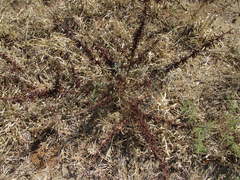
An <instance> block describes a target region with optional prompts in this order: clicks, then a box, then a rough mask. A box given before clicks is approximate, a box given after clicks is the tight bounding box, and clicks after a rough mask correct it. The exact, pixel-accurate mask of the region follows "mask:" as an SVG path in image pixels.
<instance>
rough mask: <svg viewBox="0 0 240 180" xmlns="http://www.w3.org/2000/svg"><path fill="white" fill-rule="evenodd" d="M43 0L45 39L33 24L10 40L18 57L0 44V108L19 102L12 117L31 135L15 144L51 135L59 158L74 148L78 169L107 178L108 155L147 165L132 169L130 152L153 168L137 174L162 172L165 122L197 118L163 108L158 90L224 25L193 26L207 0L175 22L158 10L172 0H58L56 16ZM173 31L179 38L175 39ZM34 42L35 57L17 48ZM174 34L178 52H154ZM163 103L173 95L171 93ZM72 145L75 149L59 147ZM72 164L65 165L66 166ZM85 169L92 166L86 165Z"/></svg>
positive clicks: (35, 148)
mask: <svg viewBox="0 0 240 180" xmlns="http://www.w3.org/2000/svg"><path fill="white" fill-rule="evenodd" d="M47 2H48V1H44V3H46V4H45V6H46V7H45V11H46V13H47V12H48V14H50V15H51V17H52V22H53V23H52V25H51V33H49V32H46V34H44V36H47V37H51V41H48V40H46V39H45V38H40V37H39V38H36V36H38V34H37V32H36V34H34V33H33V34H29V35H28V36H29V37H28V36H27V34H26V37H25V38H26V39H28V40H27V41H26V43H23V44H22V45H19V46H20V49H21V51H23V52H24V53H25V54H24V57H25V58H26V63H25V64H24V65H25V67H22V66H21V65H20V64H18V63H17V62H15V61H14V60H13V59H12V58H10V56H11V55H6V53H0V55H1V58H2V64H3V65H4V66H3V68H2V69H1V70H2V71H3V75H1V77H2V80H1V88H2V90H3V89H4V93H3V94H2V96H1V100H2V101H3V102H4V104H5V105H6V106H7V108H8V110H7V112H6V114H5V116H6V117H7V114H8V113H9V111H11V110H12V109H14V107H17V106H22V107H23V108H24V107H27V108H28V111H29V115H28V117H26V119H24V120H23V121H24V123H23V122H21V123H23V124H22V125H23V126H29V125H31V124H34V125H35V126H36V127H35V128H33V129H32V130H31V131H30V132H31V137H33V140H32V141H31V143H30V144H29V146H30V147H27V148H26V149H25V150H24V153H23V154H24V155H28V154H37V153H38V152H39V151H40V149H41V148H40V147H41V146H43V144H44V143H47V144H48V147H52V145H53V144H59V145H60V148H59V150H58V152H62V154H63V156H64V157H65V159H64V161H68V160H67V159H68V158H67V157H70V156H74V157H76V159H80V160H79V161H80V162H81V163H82V164H84V163H85V164H84V167H83V168H82V169H83V171H82V174H81V178H99V177H101V178H110V179H112V178H116V177H115V176H114V173H116V172H117V171H118V170H117V169H116V162H118V159H120V160H121V161H124V162H125V163H123V166H124V167H122V170H123V171H124V169H125V170H126V174H131V176H132V174H134V173H135V172H134V171H139V174H140V173H141V172H146V171H148V169H146V168H142V169H141V168H140V167H139V168H138V169H137V168H136V169H135V170H134V165H133V162H132V160H131V158H132V157H134V156H133V155H134V153H137V152H139V157H137V158H136V157H135V158H136V159H134V161H138V162H139V163H143V162H144V161H146V162H149V163H151V164H150V165H149V166H153V169H154V170H153V172H154V173H153V174H150V175H146V177H144V178H151V179H154V178H157V179H168V178H169V174H170V172H171V171H173V166H174V165H175V164H176V163H177V160H175V159H171V158H170V157H169V156H170V155H169V152H170V151H169V148H168V145H167V140H166V137H167V135H169V136H171V137H173V136H174V135H173V134H172V132H174V131H179V132H181V131H185V130H187V131H191V130H192V129H193V127H197V128H200V129H201V128H204V127H198V126H196V125H194V124H190V123H189V122H185V121H184V119H182V120H180V121H179V119H177V118H172V117H171V115H170V114H167V112H168V111H169V109H171V110H172V109H173V107H172V106H171V105H169V104H168V100H167V99H166V96H165V95H164V94H166V92H162V91H165V90H164V88H166V86H167V84H168V81H169V79H171V78H173V77H172V76H171V75H170V74H171V72H172V71H174V70H176V69H177V68H181V67H183V66H184V65H186V64H187V63H188V61H189V59H193V58H195V57H196V56H197V55H198V54H200V53H203V52H204V51H206V49H207V48H211V47H213V46H214V44H215V43H216V42H218V41H220V40H222V39H223V37H224V35H225V34H229V33H230V31H228V32H223V33H222V34H220V35H212V36H209V37H206V36H205V37H203V36H200V35H199V34H198V33H199V31H203V29H204V25H202V24H201V25H200V26H199V29H200V28H202V29H201V30H199V29H194V22H195V18H196V15H197V13H199V12H200V10H201V9H202V8H203V7H204V6H205V5H207V1H204V2H203V3H202V4H201V6H200V8H199V9H197V10H196V12H195V13H194V14H193V17H192V18H191V19H190V20H189V21H188V23H189V24H188V25H186V26H181V27H178V24H176V25H173V24H174V21H173V19H175V18H177V17H176V16H175V15H174V16H171V17H170V18H169V17H167V16H166V15H163V14H162V12H161V8H160V7H162V6H163V9H166V11H165V13H166V14H170V15H171V11H173V12H174V13H177V12H178V11H177V9H176V8H172V6H171V3H173V2H168V1H159V0H155V1H150V0H143V1H137V2H135V1H134V2H128V1H116V2H113V1H99V2H98V1H94V2H93V3H96V4H98V6H97V5H96V4H95V5H93V4H91V3H89V4H88V3H87V2H85V3H83V2H82V1H81V6H76V5H74V4H71V2H66V3H65V4H64V5H65V6H66V7H68V8H66V9H63V10H64V12H62V14H64V16H61V12H60V11H61V10H59V11H58V10H56V12H52V11H51V10H49V9H50V8H48V6H50V5H49V4H48V3H47ZM176 2H177V1H176ZM177 3H178V4H179V2H177ZM173 4H174V3H173ZM94 7H98V9H97V10H94ZM72 12H74V13H75V14H72ZM112 12H114V13H113V14H112ZM165 18H168V19H165ZM168 21H169V22H168ZM40 22H41V21H40ZM40 22H39V23H40ZM40 24H41V23H40ZM179 26H180V25H179ZM174 32H177V34H178V36H177V37H176V38H175V39H172V41H173V40H175V43H174V45H173V46H172V49H170V50H169V47H168V46H169V44H168V41H171V40H169V39H168V38H167V37H165V33H174ZM39 33H40V32H39ZM41 36H42V37H43V35H41ZM191 37H194V38H195V39H194V38H193V39H194V40H193V39H191ZM5 38H6V36H5ZM181 39H183V40H186V41H187V42H189V44H188V45H185V44H184V42H183V41H182V40H181ZM34 44H36V46H39V44H42V47H36V48H39V49H37V50H39V51H40V52H41V53H39V54H38V55H37V56H36V57H35V64H34V63H31V60H28V59H27V57H28V55H27V54H28V53H29V54H30V53H34V51H35V50H34V48H33V49H32V48H30V46H34ZM49 44H50V45H49ZM177 44H178V45H179V50H178V51H180V52H181V51H182V52H183V51H185V52H184V53H185V55H180V56H176V53H174V56H173V57H171V56H169V55H166V54H165V53H164V51H171V52H174V51H176V50H175V49H174V48H175V46H176V45H177ZM37 50H36V51H37ZM29 51H33V52H29ZM166 59H167V60H166ZM3 61H4V62H3ZM28 63H29V64H30V68H29V69H28V67H27V64H28ZM31 68H33V69H31ZM11 73H12V74H11ZM10 74H11V75H10ZM33 74H35V75H33ZM9 84H17V85H16V86H17V87H16V89H15V91H13V90H12V89H8V88H7V86H8V85H9ZM32 103H33V104H32ZM34 103H35V104H34ZM14 104H15V106H14ZM173 104H175V105H176V104H182V102H179V100H177V99H176V100H174V102H173ZM10 106H12V107H10ZM31 106H32V107H31ZM36 106H39V107H41V108H40V111H37V112H34V111H35V110H34V109H36V108H37V107H36ZM11 108H12V109H11ZM184 108H185V109H184ZM20 109H21V108H20ZM20 109H15V111H17V112H18V113H16V114H21V110H20ZM179 109H180V108H179ZM182 110H184V111H185V110H186V107H185V106H184V107H183V109H182ZM164 114H165V115H164ZM166 114H167V115H166ZM10 115H11V113H9V116H10ZM49 116H50V117H49ZM21 118H23V117H21ZM6 119H8V118H6ZM49 119H51V122H48V120H49ZM7 122H8V120H6V122H5V123H7ZM21 123H20V124H19V126H20V125H21ZM26 124H27V125H26ZM39 124H41V126H40V125H39ZM2 126H3V125H2ZM39 126H40V127H39ZM195 131H196V130H195ZM196 132H198V131H196ZM54 134H57V135H54ZM199 138H200V136H199ZM13 139H14V137H13ZM9 141H10V140H9ZM9 141H8V142H9ZM176 141H177V140H176ZM67 143H70V144H71V145H70V146H67V145H66V144H67ZM19 144H20V143H19ZM199 144H200V145H202V144H201V143H200V142H199ZM65 145H66V146H65ZM78 145H79V146H78ZM20 146H21V144H20ZM75 146H77V147H75ZM54 147H58V146H54ZM72 148H73V149H74V148H75V150H74V151H73V152H76V153H75V154H74V153H73V152H71V153H73V154H72V155H69V154H67V151H69V149H72ZM201 148H202V146H201ZM79 152H81V153H82V154H81V155H80V154H79ZM143 152H146V153H144V154H143ZM200 152H205V149H203V148H202V149H200V150H199V151H198V154H199V153H200ZM65 154H66V155H65ZM57 155H59V154H57ZM57 155H56V154H55V155H54V156H57ZM49 156H51V155H49ZM141 158H143V159H141ZM49 159H51V158H50V157H49ZM38 160H39V161H41V163H39V164H37V163H36V164H37V165H36V166H37V168H40V167H41V165H42V164H44V163H45V164H46V162H48V160H47V159H44V158H40V157H39V153H38ZM76 171H77V170H76V169H75V170H73V172H72V176H74V173H75V172H76ZM92 171H94V172H95V173H96V174H97V173H99V174H98V175H99V176H97V177H96V175H92V174H91V173H92Z"/></svg>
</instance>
